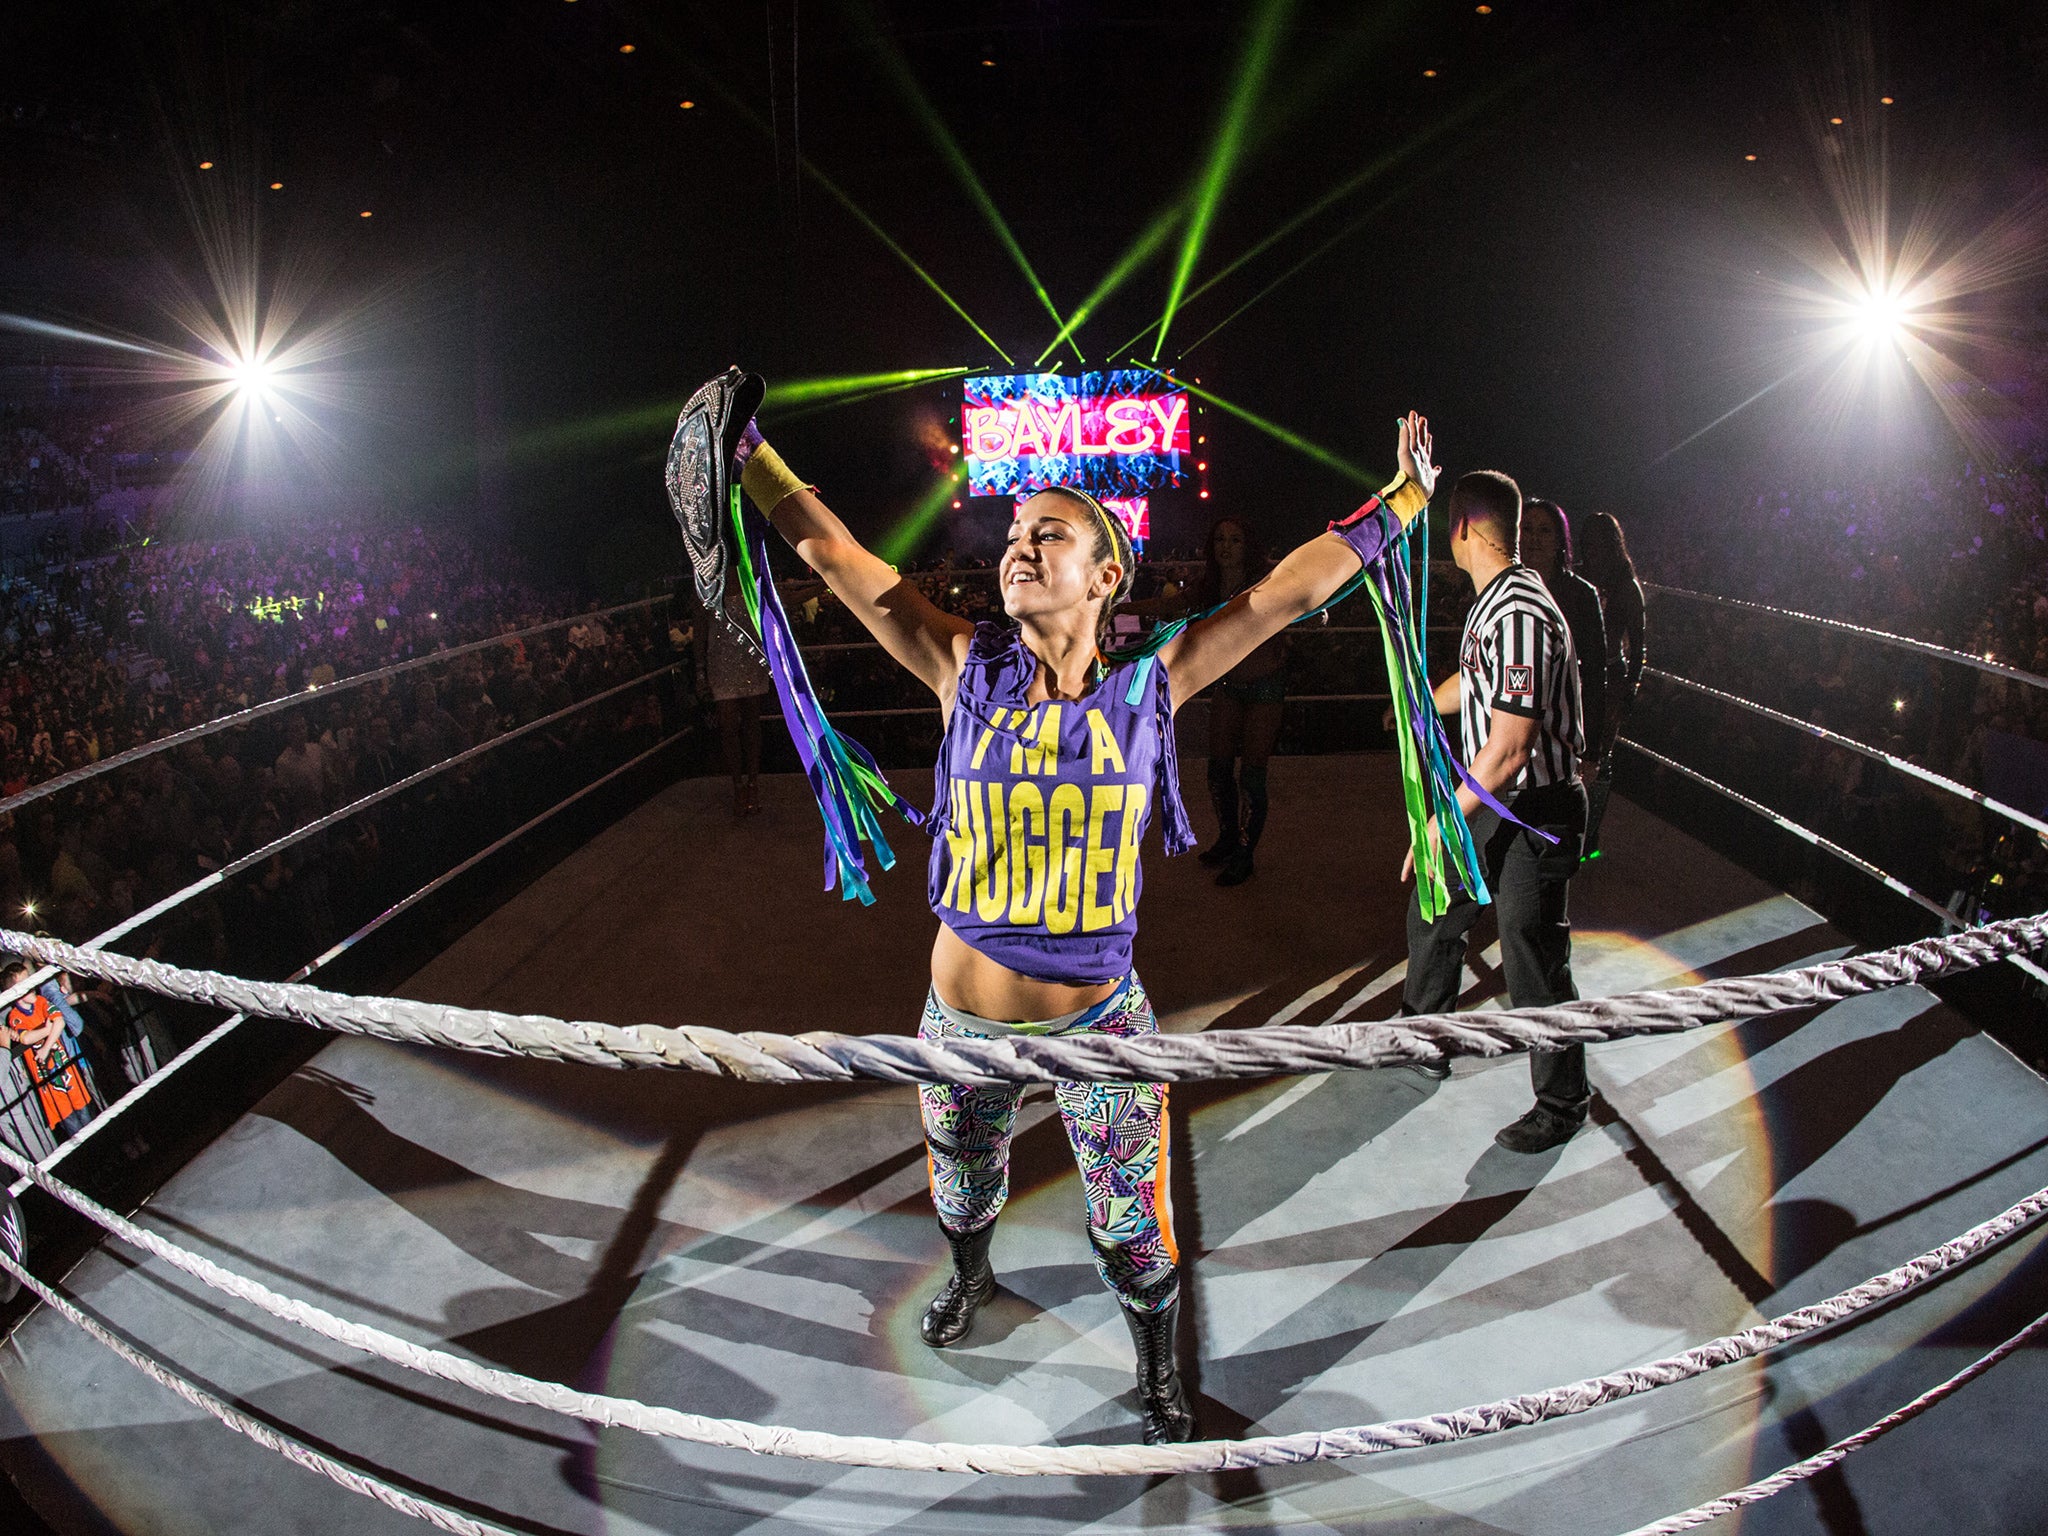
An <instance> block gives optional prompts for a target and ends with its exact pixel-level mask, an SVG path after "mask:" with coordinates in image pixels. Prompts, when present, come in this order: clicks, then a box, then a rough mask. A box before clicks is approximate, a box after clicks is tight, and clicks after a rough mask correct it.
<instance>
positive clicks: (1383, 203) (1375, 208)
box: [1181, 187, 1410, 353]
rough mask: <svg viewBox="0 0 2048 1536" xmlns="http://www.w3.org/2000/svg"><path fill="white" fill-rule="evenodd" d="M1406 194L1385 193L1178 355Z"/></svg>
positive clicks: (1197, 345) (1315, 260) (1345, 238)
mask: <svg viewBox="0 0 2048 1536" xmlns="http://www.w3.org/2000/svg"><path fill="white" fill-rule="evenodd" d="M1409 190H1410V189H1409V188H1407V187H1403V188H1401V189H1400V191H1398V192H1390V193H1388V194H1387V195H1386V196H1385V197H1383V198H1381V199H1380V200H1379V201H1378V202H1376V203H1374V204H1373V205H1372V206H1371V207H1370V208H1368V209H1366V210H1365V212H1363V213H1361V214H1360V215H1359V216H1358V217H1357V218H1355V219H1353V220H1352V221H1351V222H1350V223H1348V224H1346V225H1345V226H1344V227H1343V228H1342V229H1340V230H1338V231H1337V233H1336V234H1334V235H1332V236H1330V238H1329V239H1327V240H1325V241H1324V242H1323V243H1322V244H1321V245H1319V246H1317V247H1316V248H1315V249H1314V250H1312V251H1310V252H1309V253H1308V254H1307V255H1306V256H1304V257H1302V258H1301V260H1299V261H1297V262H1296V263H1295V264H1294V265H1293V266H1291V267H1289V268H1288V269H1287V270H1286V271H1285V272H1282V273H1281V274H1280V275H1279V276H1278V277H1276V278H1274V279H1273V281H1271V282H1270V283H1268V284H1266V286H1265V287H1263V288H1261V289H1260V290H1259V291H1258V292H1257V293H1255V294H1253V295H1252V296H1251V297H1250V298H1248V299H1246V300H1245V301H1244V302H1243V303H1242V304H1240V305H1238V306H1237V308H1235V309H1233V310H1232V311H1231V312H1230V313H1229V314H1227V315H1225V316H1224V317H1223V318H1222V319H1221V320H1218V321H1217V322H1216V323H1215V324H1214V325H1212V326H1210V327H1209V329H1208V330H1206V331H1204V332H1202V334H1201V335H1200V336H1198V337H1196V338H1195V339H1194V340H1193V341H1191V342H1189V343H1188V344H1187V345H1186V346H1185V347H1183V348H1182V349H1181V351H1182V352H1183V353H1189V352H1192V351H1194V350H1195V348H1197V347H1199V346H1200V345H1201V344H1202V343H1203V342H1205V341H1207V340H1208V339H1209V338H1210V337H1211V336H1214V335H1215V334H1216V333H1217V332H1218V331H1220V330H1222V329H1223V327H1225V326H1226V325H1228V324H1230V322H1231V321H1233V320H1235V319H1236V318H1237V317H1238V316H1239V315H1241V314H1243V313H1244V312H1245V311H1246V310H1248V309H1250V308H1251V307H1252V306H1253V305H1254V304H1257V303H1258V302H1259V301H1260V300H1261V299H1263V298H1265V297H1266V296H1267V295H1268V294H1270V293H1271V292H1272V291H1273V290H1274V289H1276V288H1278V287H1279V286H1280V285H1281V284H1282V283H1284V282H1286V281H1287V280H1288V279H1290V278H1292V277H1293V276H1295V274H1297V273H1299V272H1301V271H1302V270H1303V269H1305V268H1307V267H1310V266H1313V265H1314V264H1315V263H1316V262H1318V261H1321V260H1322V259H1323V257H1325V256H1327V255H1328V254H1329V253H1330V252H1331V251H1333V250H1335V249H1336V248H1337V247H1338V246H1340V245H1342V244H1343V243H1344V242H1345V241H1346V240H1349V239H1350V238H1351V237H1352V236H1353V235H1355V234H1357V233H1358V232H1359V231H1360V230H1362V229H1364V228H1366V227H1367V226H1368V225H1370V224H1371V223H1372V221H1373V220H1375V219H1377V218H1378V217H1379V216H1380V215H1381V214H1383V213H1385V212H1386V211H1387V209H1389V208H1391V207H1392V206H1393V205H1394V204H1395V203H1396V202H1398V201H1400V199H1401V198H1402V197H1403V196H1404V195H1405V194H1406V193H1407V192H1408V191H1409Z"/></svg>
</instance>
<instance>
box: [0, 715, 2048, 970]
mask: <svg viewBox="0 0 2048 1536" xmlns="http://www.w3.org/2000/svg"><path fill="white" fill-rule="evenodd" d="M1616 740H1618V741H1619V742H1620V744H1621V745H1622V746H1624V747H1628V748H1630V749H1632V750H1634V751H1637V752H1640V753H1642V754H1643V756H1645V757H1647V758H1649V759H1650V760H1651V761H1652V762H1654V763H1656V764H1658V765H1659V766H1660V767H1664V768H1669V769H1670V770H1671V771H1672V772H1673V773H1682V774H1684V775H1685V776H1686V777H1687V778H1688V779H1691V780H1692V781H1693V782H1694V783H1695V784H1700V785H1704V786H1705V787H1706V788H1708V789H1711V790H1713V791H1714V792H1715V793H1716V794H1719V795H1725V796H1726V797H1727V798H1728V799H1730V800H1733V801H1734V802H1735V803H1736V804H1737V805H1739V806H1742V807H1743V808H1744V809H1745V810H1751V811H1755V812H1756V813H1757V815H1759V816H1761V817H1763V818H1764V819H1765V820H1766V821H1769V822H1771V823H1773V824H1774V825H1776V826H1778V827H1780V828H1782V829H1783V830H1784V831H1787V832H1790V833H1791V834H1792V835H1793V836H1794V837H1797V838H1799V839H1801V840H1802V841H1805V842H1808V843H1811V844H1812V845H1813V846H1814V847H1816V848H1818V849H1820V851H1821V852H1823V853H1831V854H1833V855H1834V856H1835V857H1836V858H1838V859H1840V860H1841V861H1842V862H1843V863H1844V864H1847V865H1849V866H1851V867H1852V868H1854V869H1856V870H1859V871H1860V872H1862V873H1863V874H1866V875H1868V876H1870V878H1871V879H1873V880H1876V881H1879V882H1880V883H1882V884H1883V885H1884V886H1885V887H1886V888H1887V889H1889V890H1891V891H1894V892H1896V893H1897V894H1899V895H1901V896H1903V897H1905V898H1906V900H1908V901H1910V902H1912V903H1913V904H1914V905H1915V906H1917V907H1920V908H1922V909H1923V910H1925V911H1927V912H1930V913H1932V914H1933V915H1934V916H1935V917H1938V918H1939V919H1941V921H1942V922H1943V923H1956V922H1959V921H1961V919H1959V918H1958V917H1957V916H1956V915H1955V913H1953V912H1951V911H1949V909H1948V908H1947V907H1944V906H1943V905H1942V904H1941V903H1940V902H1938V901H1936V900H1935V899H1934V898H1933V897H1932V896H1923V895H1921V894H1920V893H1919V892H1918V891H1916V890H1914V889H1913V887H1911V886H1910V885H1908V884H1906V882H1905V881H1903V880H1901V879H1899V878H1898V877H1897V876H1896V875H1888V874H1886V873H1885V872H1884V871H1883V870H1881V869H1879V868H1878V867H1877V866H1876V865H1875V864H1873V863H1871V862H1870V860H1868V859H1866V858H1863V857H1862V856H1861V855H1859V854H1854V853H1851V852H1850V851H1849V850H1848V849H1846V848H1844V847H1843V846H1842V845H1841V844H1840V843H1835V842H1830V841H1828V839H1826V838H1824V837H1822V836H1821V835H1820V834H1819V833H1818V832H1816V831H1814V830H1813V829H1812V828H1811V827H1802V826H1801V825H1800V824H1799V823H1798V822H1796V821H1794V820H1792V819H1791V818H1790V817H1789V816H1781V815H1779V814H1778V813H1777V812H1776V811H1774V810H1772V809H1771V808H1770V807H1769V806H1768V805H1765V804H1763V803H1762V802H1761V801H1757V800H1752V799H1750V798H1749V796H1747V795H1745V794H1743V793H1742V791H1740V790H1737V789H1730V788H1729V787H1728V786H1727V785H1726V784H1723V783H1721V782H1720V781H1719V780H1717V779H1710V778H1708V777H1707V776H1706V775H1705V774H1704V773H1701V772H1700V771H1699V770H1698V769H1697V768H1688V767H1686V766H1685V764H1683V763H1681V762H1679V761H1677V760H1676V759H1675V758H1669V757H1666V756H1665V755H1664V754H1663V753H1662V752H1657V751H1654V750H1652V749H1651V748H1649V747H1646V746H1644V745H1643V744H1642V743H1641V742H1640V741H1631V740H1629V738H1628V737H1626V736H1621V737H1617V738H1616ZM1970 931H1974V932H1980V933H1981V932H1983V931H1984V930H1982V929H1976V930H1970ZM0 942H4V941H0ZM2002 958H2004V959H2008V960H2010V959H2013V958H2014V956H2012V955H2006V956H2003V957H2002Z"/></svg>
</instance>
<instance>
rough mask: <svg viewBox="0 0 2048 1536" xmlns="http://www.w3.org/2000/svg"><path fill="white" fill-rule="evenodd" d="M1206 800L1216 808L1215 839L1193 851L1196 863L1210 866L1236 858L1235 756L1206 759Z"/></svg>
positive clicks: (1240, 840) (1240, 841) (1238, 838)
mask: <svg viewBox="0 0 2048 1536" xmlns="http://www.w3.org/2000/svg"><path fill="white" fill-rule="evenodd" d="M1209 802H1210V804H1212V805H1214V806H1215V807H1216V841H1215V842H1214V843H1213V844H1212V845H1211V846H1209V847H1207V848H1204V849H1203V850H1202V851H1201V852H1200V853H1199V854H1197V855H1196V856H1195V857H1196V860H1197V862H1199V863H1202V864H1207V865H1208V866H1209V867H1210V868H1211V869H1214V868H1215V867H1216V866H1217V865H1218V864H1228V863H1229V862H1230V861H1231V860H1232V859H1234V858H1236V857H1237V851H1238V849H1239V848H1240V847H1241V846H1242V845H1243V838H1242V836H1241V835H1240V834H1239V832H1238V823H1237V759H1236V758H1234V757H1212V758H1210V759H1209Z"/></svg>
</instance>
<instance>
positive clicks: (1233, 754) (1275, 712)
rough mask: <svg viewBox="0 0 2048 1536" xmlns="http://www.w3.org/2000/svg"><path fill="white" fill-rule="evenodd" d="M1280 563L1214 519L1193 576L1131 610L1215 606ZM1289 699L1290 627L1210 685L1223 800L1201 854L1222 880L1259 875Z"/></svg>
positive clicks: (1212, 797) (1213, 781)
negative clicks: (1257, 857)
mask: <svg viewBox="0 0 2048 1536" xmlns="http://www.w3.org/2000/svg"><path fill="white" fill-rule="evenodd" d="M1272 569H1273V561H1272V559H1271V558H1270V557H1269V556H1268V555H1267V554H1266V551H1265V550H1264V549H1263V548H1262V547H1261V546H1260V545H1258V544H1257V543H1256V542H1254V540H1253V539H1252V535H1251V530H1250V529H1248V528H1246V527H1245V525H1244V524H1243V523H1241V522H1239V521H1238V520H1237V519H1236V518H1234V517H1219V518H1217V519H1216V521H1215V522H1213V523H1211V524H1210V525H1209V541H1208V543H1207V544H1206V545H1205V546H1204V547H1203V558H1202V570H1201V574H1200V575H1198V576H1197V577H1196V578H1195V579H1194V581H1193V582H1191V583H1190V584H1189V585H1187V586H1185V587H1181V588H1179V589H1178V590H1172V589H1170V590H1169V591H1168V592H1166V593H1165V594H1163V595H1162V596H1160V597H1157V598H1153V599H1150V600H1149V601H1147V602H1142V603H1126V604H1124V606H1123V609H1122V611H1123V612H1125V613H1138V614H1153V615H1164V616H1166V617H1168V618H1180V617H1184V616H1187V615H1190V614H1197V613H1207V612H1209V611H1210V610H1211V609H1213V608H1217V607H1220V606H1221V605H1222V604H1223V603H1225V602H1227V601H1228V600H1229V599H1231V598H1233V597H1235V596H1237V594H1238V593H1240V592H1242V591H1244V590H1245V589H1246V588H1247V587H1250V586H1254V585H1256V584H1257V583H1259V582H1261V581H1263V580H1264V579H1265V577H1266V573H1267V572H1268V571H1270V570H1272ZM1286 702H1287V634H1286V632H1285V631H1284V630H1283V631H1282V632H1281V633H1279V634H1277V635H1275V636H1273V637H1272V639H1270V640H1268V641H1266V642H1265V643H1264V644H1263V645H1260V646H1258V647H1257V648H1256V649H1255V650H1253V651H1252V653H1251V654H1250V655H1249V656H1247V657H1245V659H1244V660H1243V661H1240V662H1239V663H1238V664H1237V665H1236V666H1234V667H1232V668H1231V669H1230V670H1229V671H1228V672H1227V673H1225V674H1224V675H1223V676H1222V677H1221V678H1218V679H1217V681H1216V683H1215V686H1214V687H1213V688H1211V690H1210V692H1209V771H1208V779H1209V803H1210V804H1211V805H1213V806H1214V807H1215V808H1216V841H1215V842H1214V843H1213V844H1211V845H1210V846H1209V847H1208V848H1205V849H1204V850H1202V853H1201V854H1200V855H1199V857H1200V858H1201V861H1202V862H1203V863H1204V864H1207V865H1210V866H1212V867H1216V868H1218V869H1219V873H1218V874H1217V876H1216V883H1217V884H1218V885H1222V886H1232V885H1243V884H1244V883H1245V881H1247V880H1249V879H1251V877H1252V875H1253V873H1254V872H1255V871H1254V868H1253V865H1252V854H1253V851H1254V850H1255V849H1256V848H1257V847H1258V846H1259V836H1260V834H1261V833H1263V832H1264V831H1265V829H1266V808H1267V793H1266V765H1267V762H1268V761H1269V760H1270V759H1271V758H1272V756H1273V747H1274V745H1275V743H1277V742H1278V741H1279V739H1280V716H1281V706H1282V705H1284V704H1285V703H1286Z"/></svg>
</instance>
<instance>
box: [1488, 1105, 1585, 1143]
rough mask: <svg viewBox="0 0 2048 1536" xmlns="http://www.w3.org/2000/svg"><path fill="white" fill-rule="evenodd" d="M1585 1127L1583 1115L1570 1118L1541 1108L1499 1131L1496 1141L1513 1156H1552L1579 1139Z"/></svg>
mask: <svg viewBox="0 0 2048 1536" xmlns="http://www.w3.org/2000/svg"><path fill="white" fill-rule="evenodd" d="M1585 1123H1586V1121H1585V1117H1584V1116H1582V1115H1579V1116H1574V1115H1568V1114H1566V1113H1564V1111H1562V1110H1557V1109H1552V1108H1551V1107H1550V1106H1549V1105H1548V1104H1538V1105H1536V1106H1535V1107H1534V1108H1532V1109H1531V1110H1530V1111H1529V1112H1528V1113H1527V1114H1526V1115H1524V1116H1522V1118H1521V1119H1519V1120H1517V1121H1516V1122H1515V1123H1514V1124H1513V1125H1504V1126H1502V1127H1501V1128H1500V1129H1499V1130H1497V1131H1495V1132H1494V1133H1493V1139H1494V1140H1495V1141H1496V1142H1498V1143H1499V1144H1500V1145H1501V1146H1503V1147H1506V1148H1507V1149H1508V1151H1510V1152H1548V1151H1549V1150H1550V1149H1551V1148H1552V1147H1561V1146H1563V1145H1564V1144H1565V1143H1566V1142H1568V1141H1570V1140H1571V1139H1572V1138H1573V1137H1574V1136H1576V1135H1578V1133H1579V1127H1580V1126H1582V1125H1584V1124H1585Z"/></svg>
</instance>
